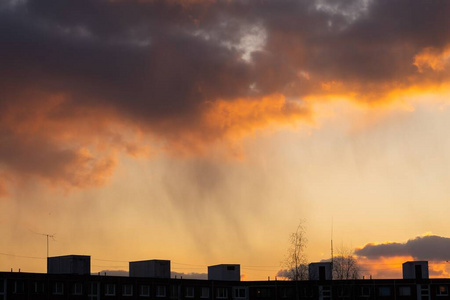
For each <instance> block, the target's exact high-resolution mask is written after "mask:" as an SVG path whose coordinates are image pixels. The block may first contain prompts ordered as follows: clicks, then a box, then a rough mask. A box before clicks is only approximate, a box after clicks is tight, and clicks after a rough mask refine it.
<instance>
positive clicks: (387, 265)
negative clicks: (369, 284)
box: [357, 256, 414, 279]
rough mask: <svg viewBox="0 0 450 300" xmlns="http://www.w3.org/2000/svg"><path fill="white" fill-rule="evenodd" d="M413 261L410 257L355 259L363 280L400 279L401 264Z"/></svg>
mask: <svg viewBox="0 0 450 300" xmlns="http://www.w3.org/2000/svg"><path fill="white" fill-rule="evenodd" d="M411 260H414V259H413V258H412V257H411V256H396V257H380V258H378V259H368V258H365V257H357V261H358V264H359V266H360V268H361V274H362V275H363V276H364V277H365V278H370V276H372V278H373V279H381V278H393V279H399V278H402V276H403V275H402V264H403V263H404V262H407V261H411Z"/></svg>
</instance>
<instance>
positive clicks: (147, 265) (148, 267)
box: [129, 259, 170, 278]
mask: <svg viewBox="0 0 450 300" xmlns="http://www.w3.org/2000/svg"><path fill="white" fill-rule="evenodd" d="M129 268H130V277H149V278H170V260H160V259H152V260H142V261H131V262H130V264H129Z"/></svg>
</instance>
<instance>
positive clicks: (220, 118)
mask: <svg viewBox="0 0 450 300" xmlns="http://www.w3.org/2000/svg"><path fill="white" fill-rule="evenodd" d="M310 117H311V116H310V111H309V109H308V107H307V106H305V105H302V104H301V102H298V101H288V100H286V97H285V96H284V95H281V94H277V95H271V96H267V97H263V98H262V99H244V98H239V99H235V100H231V101H225V100H217V101H214V102H211V103H208V107H207V109H206V112H205V113H204V123H205V124H204V125H205V126H206V128H211V129H213V130H214V131H216V132H218V133H221V135H225V136H227V137H231V138H235V137H242V136H244V135H246V134H249V133H251V132H254V131H255V130H257V129H262V128H266V127H268V126H270V125H275V126H295V125H296V124H298V122H299V121H300V120H309V119H310Z"/></svg>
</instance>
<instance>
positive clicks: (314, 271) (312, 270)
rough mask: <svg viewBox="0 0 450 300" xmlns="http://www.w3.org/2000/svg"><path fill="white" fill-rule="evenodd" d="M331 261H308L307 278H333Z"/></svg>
mask: <svg viewBox="0 0 450 300" xmlns="http://www.w3.org/2000/svg"><path fill="white" fill-rule="evenodd" d="M332 272H333V265H332V264H331V262H316V263H310V264H309V268H308V273H309V280H331V279H332V278H333V276H332V274H333V273H332Z"/></svg>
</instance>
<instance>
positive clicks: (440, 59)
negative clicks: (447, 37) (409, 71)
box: [414, 46, 450, 73]
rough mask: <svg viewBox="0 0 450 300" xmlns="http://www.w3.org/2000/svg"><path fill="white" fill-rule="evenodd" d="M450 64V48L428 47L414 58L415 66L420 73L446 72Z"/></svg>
mask: <svg viewBox="0 0 450 300" xmlns="http://www.w3.org/2000/svg"><path fill="white" fill-rule="evenodd" d="M449 62H450V46H447V47H446V48H444V49H436V48H433V47H427V48H425V49H423V50H422V51H421V52H420V53H419V54H417V55H416V56H415V57H414V65H415V66H416V67H417V69H418V70H419V72H421V73H422V72H424V71H425V70H426V69H431V70H433V71H444V70H445V69H446V68H447V67H448V64H449Z"/></svg>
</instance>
